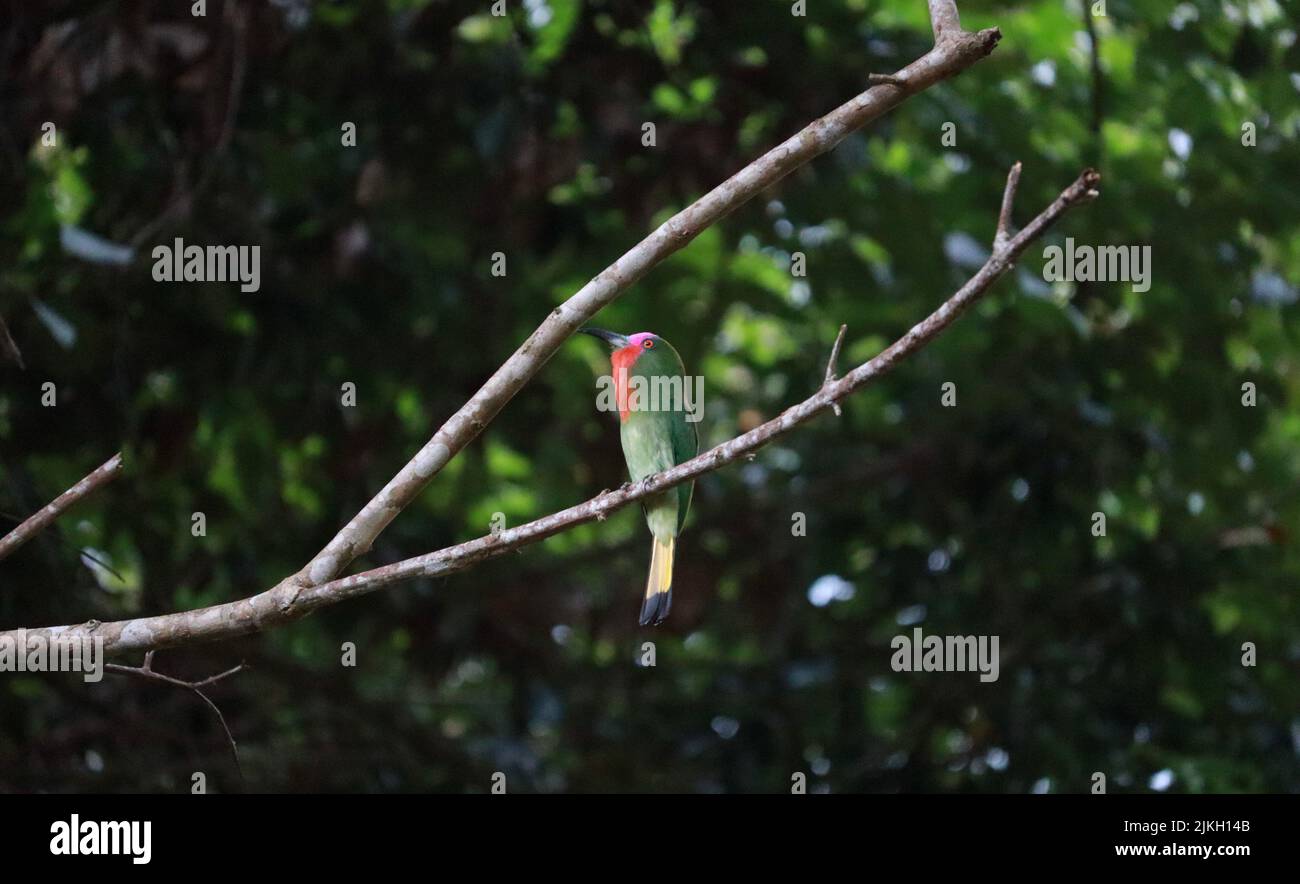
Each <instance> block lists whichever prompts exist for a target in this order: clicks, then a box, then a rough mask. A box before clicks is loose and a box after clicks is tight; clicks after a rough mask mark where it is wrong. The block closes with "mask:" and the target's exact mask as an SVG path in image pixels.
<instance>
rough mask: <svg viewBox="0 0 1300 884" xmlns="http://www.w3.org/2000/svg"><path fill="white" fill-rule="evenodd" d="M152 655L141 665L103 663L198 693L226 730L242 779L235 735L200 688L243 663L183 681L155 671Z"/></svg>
mask: <svg viewBox="0 0 1300 884" xmlns="http://www.w3.org/2000/svg"><path fill="white" fill-rule="evenodd" d="M153 655H154V652H153V651H149V652H148V653H146V654H145V655H144V664H143V665H142V666H123V665H121V664H119V663H105V664H104V669H106V670H107V671H109V672H115V673H117V674H119V675H129V676H131V677H133V678H142V679H145V680H146V681H152V682H157V683H159V684H167V685H171V686H172V687H177V688H183V689H185V690H187V691H193V692H194V693H196V694H198V696H199V698H200V699H202V700H203V702H204V703H207V704H208V706H209V708H211V709H212V711H213V712H215V713H216V714H217V721H219V722H221V729H222V730H223V731H225V732H226V742H227V743H228V744H229V745H230V754H231V756H233V757H234V759H235V769H236V770H238V771H239V778H240V779H241V780H242V779H243V778H244V768H243V766H242V765H241V764H240V763H239V746H238V744H236V743H235V735H234V734H232V733H231V732H230V726H229V725H228V724H226V716H224V715H222V714H221V709H220V707H218V706H217V704H216V703H214V702H212V698H211V697H209V696H208V695H207V694H205V693H203V690H202V689H203V688H206V687H208V686H209V685H214V684H216V683H217V682H219V681H221V680H222V679H225V678H229V677H230V676H232V675H234V674H236V673H238V672H240V671H242V670H243V669H245V668H246V667H245V666H244V664H243V663H240V664H239V665H238V666H234V667H232V668H230V669H227V670H226V671H225V672H219V673H217V674H216V675H211V676H208V677H207V678H205V679H202V680H201V681H185V680H183V679H179V678H172V677H171V676H170V675H163V674H162V673H161V672H157V671H155V670H154V668H153Z"/></svg>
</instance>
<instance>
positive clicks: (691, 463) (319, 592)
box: [0, 169, 1101, 652]
mask: <svg viewBox="0 0 1300 884" xmlns="http://www.w3.org/2000/svg"><path fill="white" fill-rule="evenodd" d="M1100 181H1101V176H1100V175H1099V174H1098V173H1097V172H1095V171H1093V170H1092V169H1087V170H1085V171H1084V172H1083V173H1082V174H1081V175H1080V176H1079V178H1078V179H1077V180H1076V181H1075V182H1074V183H1073V184H1071V185H1070V186H1069V187H1068V188H1066V189H1065V190H1064V191H1063V192H1062V193H1061V195H1060V196H1058V197H1057V198H1056V199H1055V200H1054V201H1053V202H1052V204H1051V205H1049V206H1048V207H1047V208H1046V209H1044V210H1043V211H1042V212H1041V213H1040V214H1039V215H1038V217H1036V218H1034V220H1033V221H1031V222H1029V224H1027V225H1026V226H1025V227H1024V229H1023V230H1021V231H1020V232H1019V233H1018V234H1016V235H1015V236H1013V237H1011V238H1010V239H1009V240H1007V241H1006V243H1005V244H1003V245H1002V246H1001V247H999V248H996V249H994V251H993V253H992V254H991V255H990V256H989V258H988V260H987V261H986V262H985V263H984V266H982V267H981V268H980V269H979V271H978V272H977V273H976V274H975V275H974V276H972V277H971V278H970V279H969V280H967V282H966V284H965V285H963V286H962V287H961V288H960V289H959V290H958V291H957V292H956V294H954V295H953V296H952V297H950V298H949V299H948V300H947V301H945V302H944V303H943V304H941V305H940V306H939V308H938V309H936V310H935V311H934V312H933V313H931V314H930V315H929V316H927V317H926V318H925V319H923V320H922V321H921V322H919V323H917V324H916V325H915V326H913V327H912V328H911V330H909V331H908V332H907V334H905V335H903V336H902V337H901V338H899V339H898V340H897V341H895V342H894V343H893V344H891V345H890V346H889V347H887V348H886V349H884V350H883V351H881V352H880V353H879V354H877V355H876V356H875V357H874V358H872V359H871V360H869V361H867V362H865V363H863V364H862V365H859V366H858V367H856V368H854V369H853V370H852V371H850V372H849V373H848V374H847V375H845V376H844V377H842V378H839V379H838V380H832V379H827V380H826V381H824V382H823V384H822V386H821V388H820V389H818V391H817V392H816V393H814V394H813V395H812V396H810V397H808V398H807V399H805V400H804V401H803V402H800V403H799V404H798V405H794V406H792V407H790V408H787V409H786V410H785V411H783V412H782V413H781V414H779V415H778V416H776V417H775V418H773V419H772V420H770V421H768V422H767V423H764V424H762V425H760V426H758V427H755V428H754V429H752V430H750V431H749V432H747V433H745V434H743V435H740V436H737V437H735V438H734V439H731V440H729V441H727V442H724V443H722V444H721V445H718V446H717V447H715V448H712V449H710V450H709V451H706V452H704V453H703V454H700V455H698V456H697V457H694V458H692V459H691V460H688V461H686V462H684V463H681V464H678V465H677V466H675V467H673V468H672V469H670V470H665V471H664V472H662V473H657V474H655V475H653V476H648V477H647V478H645V479H643V480H641V481H640V482H637V483H634V484H628V485H624V486H623V487H622V488H620V489H619V490H617V491H605V492H602V493H601V494H599V495H598V496H596V497H594V498H592V499H591V500H588V501H587V502H585V503H581V504H578V505H577V506H572V507H569V508H568V509H566V510H562V511H560V512H558V513H553V514H551V515H549V516H545V517H543V518H541V519H537V520H535V521H533V522H529V523H527V524H525V525H520V526H519V527H517V528H507V529H505V530H503V531H500V532H497V533H494V534H488V535H485V536H483V537H479V538H477V539H475V540H470V541H467V542H465V543H461V544H457V545H456V546H451V547H448V548H446V549H442V550H438V551H437V552H432V553H428V554H427V555H422V556H416V557H415V558H411V559H406V560H404V561H400V562H395V563H393V564H391V565H385V566H383V567H381V568H375V569H373V570H370V571H365V572H363V573H360V574H354V575H352V576H350V577H344V578H340V579H337V580H333V581H330V582H328V583H324V584H322V585H319V586H312V587H304V588H303V589H302V590H301V592H300V593H299V594H298V599H297V602H296V604H294V605H293V606H292V607H289V608H286V607H285V606H283V605H282V604H281V603H280V595H279V592H278V590H279V589H280V587H279V586H277V587H273V588H272V589H269V590H267V591H266V592H263V593H260V594H258V595H255V596H251V597H249V598H245V599H240V600H239V601H235V602H227V603H225V604H221V605H214V606H212V607H208V608H199V609H197V610H194V611H184V612H180V613H175V614H164V615H161V616H156V617H141V618H137V619H134V620H122V621H118V622H115V623H98V622H94V621H92V622H91V623H86V624H81V625H78V626H53V627H47V628H44V629H29V630H27V634H28V636H31V635H33V634H40V635H43V636H45V637H46V638H47V639H49V638H52V637H54V636H56V635H58V636H63V637H68V636H76V637H86V636H90V635H94V636H96V637H98V638H101V639H103V642H104V644H103V648H104V651H105V652H124V651H139V650H150V649H153V648H161V647H169V646H174V645H182V644H189V643H193V642H200V641H211V640H216V639H225V638H233V637H235V636H239V635H245V634H247V633H250V632H258V631H261V630H264V629H268V628H271V627H274V626H278V625H281V624H284V623H287V622H289V621H292V620H294V619H297V618H298V617H301V616H303V615H304V614H306V613H308V612H310V611H313V610H315V609H317V608H321V607H325V606H326V605H332V604H336V603H337V602H340V601H343V600H345V599H351V598H356V597H357V596H361V595H365V594H367V593H370V592H374V591H375V590H377V589H379V588H381V587H384V586H388V585H390V584H393V583H397V582H398V581H401V580H409V579H411V578H415V577H444V576H446V575H448V574H454V573H456V572H457V571H463V570H465V569H467V568H469V567H472V566H473V565H476V564H478V563H479V562H482V561H484V560H486V559H490V558H495V557H496V556H499V555H502V554H503V553H506V552H509V551H512V550H517V549H519V548H520V547H522V546H525V545H527V544H530V543H535V542H536V541H539V540H542V539H544V538H547V537H550V536H551V535H553V534H557V533H559V532H561V531H564V530H566V529H568V528H572V527H573V526H575V525H579V524H582V523H583V522H589V521H592V520H599V519H602V518H604V517H605V516H607V515H608V514H609V513H611V512H613V511H614V510H617V509H620V508H621V507H624V506H626V505H628V504H629V503H632V502H633V501H637V500H640V499H641V498H643V497H646V496H647V495H650V494H657V493H659V492H662V491H665V490H667V489H669V488H671V487H673V486H675V485H678V484H680V483H682V482H686V481H689V480H691V479H695V478H697V477H699V476H702V475H704V474H705V473H709V472H712V471H713V470H716V469H719V468H720V467H722V466H724V465H725V464H728V463H731V462H732V461H735V460H738V459H740V458H747V457H752V456H753V452H755V451H757V450H758V449H759V448H761V447H763V446H764V445H766V444H767V443H769V442H771V441H772V440H773V439H776V438H777V437H779V436H782V435H784V434H785V433H788V432H790V430H792V429H794V428H795V427H796V426H798V425H800V424H802V423H805V422H807V421H809V420H811V419H812V418H814V417H815V416H816V415H817V414H819V413H820V412H822V411H823V410H825V409H827V408H828V407H830V406H832V405H833V404H835V403H838V402H839V401H840V400H842V399H844V398H845V397H846V396H848V395H850V394H851V393H853V392H854V391H856V390H858V389H859V388H861V387H862V386H864V385H865V384H867V383H868V382H870V381H872V380H875V379H876V378H878V377H879V376H881V375H882V374H885V373H886V372H888V371H889V370H890V369H892V368H894V367H895V366H896V365H897V364H898V363H899V362H900V361H902V360H903V359H905V358H907V357H908V356H910V355H912V354H913V353H915V352H916V351H918V350H920V349H921V348H922V347H924V346H925V345H926V344H928V343H929V342H930V341H931V340H933V339H934V338H935V337H936V336H937V335H939V334H940V333H941V332H942V331H943V330H944V329H946V328H948V326H950V325H951V324H952V323H953V321H954V320H955V319H956V318H957V317H958V316H959V315H960V314H961V312H962V311H963V310H965V309H966V308H967V307H969V306H970V305H971V304H972V303H974V302H975V301H977V300H979V298H980V297H981V296H983V295H984V293H985V292H987V291H988V290H989V288H990V287H991V286H992V285H993V283H994V282H996V281H997V280H998V278H999V277H1001V276H1002V275H1003V274H1004V273H1006V272H1007V271H1008V270H1009V269H1010V268H1011V267H1012V266H1013V265H1014V264H1015V262H1016V259H1017V258H1018V257H1019V256H1020V254H1021V253H1022V252H1024V250H1025V249H1026V248H1027V247H1028V246H1029V244H1030V243H1032V242H1034V241H1035V240H1036V239H1038V238H1039V237H1040V236H1041V235H1042V234H1043V232H1044V231H1045V230H1047V228H1048V227H1049V226H1050V225H1051V224H1052V223H1054V222H1055V221H1056V220H1057V219H1058V218H1060V217H1061V216H1062V215H1064V214H1065V213H1066V212H1067V211H1069V210H1070V209H1071V208H1074V207H1075V206H1078V205H1082V204H1083V203H1086V202H1089V201H1090V200H1092V199H1094V198H1095V197H1096V196H1097V186H1098V184H1099V183H1100ZM6 636H14V637H16V633H14V632H6V633H0V638H4V637H6Z"/></svg>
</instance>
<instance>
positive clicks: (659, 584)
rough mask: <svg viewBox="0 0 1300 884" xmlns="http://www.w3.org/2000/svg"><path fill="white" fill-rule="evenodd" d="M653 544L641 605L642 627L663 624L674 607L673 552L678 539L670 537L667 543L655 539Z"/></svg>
mask: <svg viewBox="0 0 1300 884" xmlns="http://www.w3.org/2000/svg"><path fill="white" fill-rule="evenodd" d="M652 543H653V545H652V546H651V549H650V577H649V579H647V580H646V585H645V601H644V602H643V603H642V604H641V625H642V626H648V625H650V624H654V625H656V626H658V625H659V624H660V623H663V622H664V620H665V619H667V617H668V612H669V610H671V609H672V606H673V550H674V549H675V548H676V546H677V539H676V538H675V537H669V538H668V541H667V542H666V543H665V542H663V541H661V540H660V539H659V538H658V537H655V538H653V542H652Z"/></svg>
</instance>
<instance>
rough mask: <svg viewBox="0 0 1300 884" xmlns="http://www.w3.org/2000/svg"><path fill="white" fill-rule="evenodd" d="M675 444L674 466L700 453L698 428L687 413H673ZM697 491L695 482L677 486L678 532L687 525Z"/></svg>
mask: <svg viewBox="0 0 1300 884" xmlns="http://www.w3.org/2000/svg"><path fill="white" fill-rule="evenodd" d="M670 428H671V430H670V432H671V436H672V443H673V464H674V465H676V464H679V463H684V462H686V461H688V460H690V459H691V458H692V457H694V456H695V455H697V454H699V453H700V437H699V433H698V431H697V430H696V426H695V424H694V423H692V422H691V421H688V420H687V419H686V412H684V411H677V412H674V413H673V420H672V423H671V424H670ZM694 490H695V483H694V482H683V483H682V484H680V485H678V486H677V531H678V533H680V532H681V530H682V526H683V525H685V524H686V511H687V510H689V509H690V508H691V492H692V491H694Z"/></svg>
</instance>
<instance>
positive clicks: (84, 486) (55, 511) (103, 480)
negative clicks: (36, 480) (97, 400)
mask: <svg viewBox="0 0 1300 884" xmlns="http://www.w3.org/2000/svg"><path fill="white" fill-rule="evenodd" d="M121 471H122V452H120V451H119V452H118V453H117V454H115V455H113V456H112V457H110V458H109V459H108V460H106V461H104V463H103V464H101V465H100V466H99V467H98V468H96V469H95V471H94V472H92V473H90V475H88V476H86V477H85V478H84V479H82V480H81V481H80V482H78V483H77V484H76V485H73V486H72V487H71V488H69V489H68V490H67V491H65V492H63V493H62V494H60V495H59V496H58V497H56V498H54V500H52V501H50V502H49V503H48V504H46V506H45V507H44V508H43V509H41V510H39V511H38V512H36V514H35V515H33V516H31V517H30V518H28V519H27V521H25V522H23V523H22V524H21V525H19V526H18V527H17V528H15V529H14V530H12V531H10V532H9V533H8V534H6V535H5V536H4V537H0V559H4V558H5V557H6V556H8V555H9V554H10V553H12V552H13V551H14V550H16V549H18V547H20V546H22V545H23V544H24V543H26V542H27V541H29V540H31V539H32V538H33V537H35V536H36V534H37V533H38V532H40V531H41V530H42V529H43V528H45V527H46V526H47V525H49V524H50V523H51V522H53V521H54V520H55V519H57V518H58V517H59V516H61V515H62V514H63V512H64V510H66V509H68V508H69V507H70V506H72V505H73V504H75V503H76V502H77V501H79V500H81V499H82V498H83V497H86V496H88V495H90V494H92V493H94V492H95V491H96V490H97V489H98V488H99V487H100V486H102V485H106V484H107V483H109V482H111V481H113V479H116V478H117V475H118V473H120V472H121Z"/></svg>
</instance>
